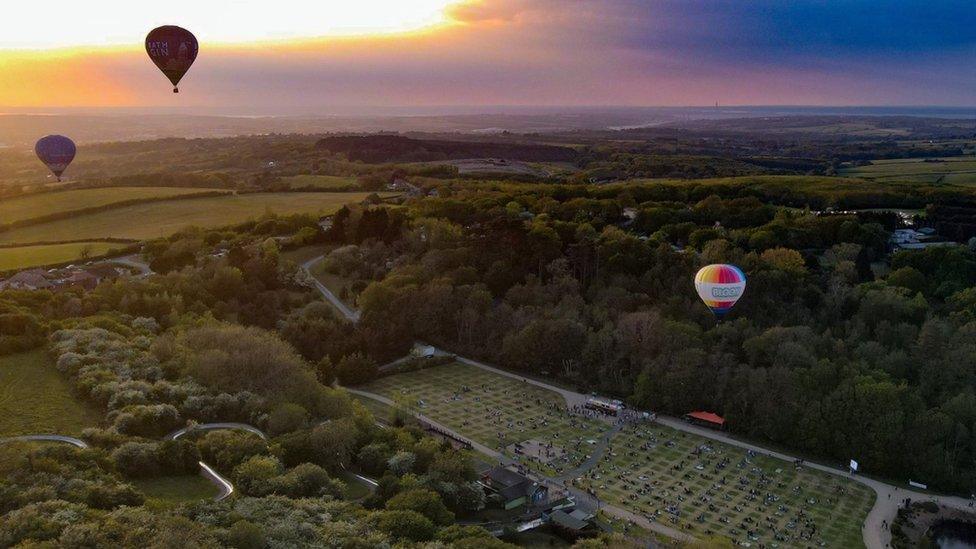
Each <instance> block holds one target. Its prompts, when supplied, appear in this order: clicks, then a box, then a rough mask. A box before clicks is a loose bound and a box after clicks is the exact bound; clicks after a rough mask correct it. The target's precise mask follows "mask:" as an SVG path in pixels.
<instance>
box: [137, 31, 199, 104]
mask: <svg viewBox="0 0 976 549" xmlns="http://www.w3.org/2000/svg"><path fill="white" fill-rule="evenodd" d="M198 50H199V44H197V38H196V37H195V36H193V33H192V32H190V31H188V30H186V29H184V28H180V27H177V26H174V25H166V26H163V27H157V28H155V29H153V30H151V31H149V34H148V35H146V53H148V54H149V58H150V59H152V62H153V63H155V64H156V66H157V67H159V70H161V71H163V74H165V75H166V78H169V81H170V82H172V83H173V93H180V89H179V88H178V87H177V85H178V84H179V83H180V79H181V78H183V75H184V74H186V71H188V70H190V65H192V64H193V61H194V60H195V59H196V58H197V51H198Z"/></svg>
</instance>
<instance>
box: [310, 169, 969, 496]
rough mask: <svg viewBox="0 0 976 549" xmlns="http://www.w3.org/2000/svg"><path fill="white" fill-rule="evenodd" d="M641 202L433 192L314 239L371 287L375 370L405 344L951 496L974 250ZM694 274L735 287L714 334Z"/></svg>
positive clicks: (770, 208)
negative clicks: (699, 414)
mask: <svg viewBox="0 0 976 549" xmlns="http://www.w3.org/2000/svg"><path fill="white" fill-rule="evenodd" d="M811 187H813V188H814V189H815V188H816V186H815V185H811ZM654 189H655V187H654V186H653V185H650V186H647V187H633V186H627V187H618V188H616V189H613V190H610V189H607V188H601V189H599V190H598V191H579V190H578V189H570V188H562V187H555V188H553V187H531V188H526V187H521V186H511V185H508V186H506V185H499V186H496V187H495V188H491V189H489V188H486V187H484V186H478V185H466V184H453V185H451V186H449V187H447V186H445V187H442V188H441V192H440V193H439V194H440V196H442V197H444V196H448V198H440V199H427V200H423V201H418V202H416V203H412V204H410V207H409V212H407V213H405V212H403V211H402V210H396V211H394V210H390V211H389V212H388V213H386V214H383V213H382V210H377V211H376V212H374V213H373V214H372V215H367V213H358V214H356V215H351V214H347V215H343V214H342V213H341V214H340V215H339V216H337V218H336V223H335V224H334V225H333V228H332V230H331V231H330V233H329V235H328V236H329V237H330V238H332V239H333V240H334V241H335V242H337V243H341V244H344V245H345V246H344V247H341V248H339V249H337V250H336V251H335V252H333V253H334V254H336V260H335V269H336V270H337V272H342V273H344V274H345V275H346V276H359V277H364V278H367V279H371V280H372V283H371V284H369V286H368V287H366V288H365V289H364V290H363V291H362V293H361V295H360V296H359V299H358V303H359V305H360V306H361V307H362V309H363V328H362V329H363V330H375V331H385V332H386V333H387V334H397V335H399V337H393V336H392V335H391V336H390V339H392V340H393V341H390V342H389V344H390V345H391V347H392V348H391V349H390V350H389V351H388V352H386V353H384V350H383V349H379V348H378V349H374V351H373V352H374V353H377V354H378V355H379V356H384V355H386V356H392V355H394V354H396V353H395V350H394V349H396V347H397V346H401V347H402V345H403V344H404V342H405V341H409V340H410V339H412V338H419V339H422V340H425V341H431V342H436V343H438V344H441V345H443V346H446V347H448V348H451V349H455V350H457V351H458V352H461V353H465V354H469V355H473V356H478V357H482V358H485V359H487V360H490V361H494V362H496V363H500V364H503V365H505V366H507V367H510V368H513V369H517V370H521V371H526V372H531V373H533V374H538V375H547V376H558V377H561V378H563V379H565V380H568V381H571V382H574V383H576V384H577V385H578V386H579V387H587V388H594V389H598V390H600V391H604V392H608V393H611V394H615V395H618V396H621V397H624V398H626V399H627V400H628V401H629V402H630V403H632V404H633V405H635V406H638V407H640V408H643V409H650V410H657V411H663V412H667V413H669V414H675V415H680V414H683V413H686V412H688V411H689V410H692V409H709V410H715V411H718V412H720V413H722V414H724V415H725V416H726V417H727V419H728V420H729V422H730V424H731V428H732V429H733V431H735V432H736V433H739V434H743V435H746V436H749V437H751V438H755V439H760V440H765V441H770V442H773V443H776V444H780V445H784V446H788V447H791V448H796V449H799V450H801V451H803V452H806V453H807V454H808V455H810V456H816V457H821V458H828V459H830V460H834V461H837V462H843V461H844V460H846V459H850V458H852V457H854V458H857V459H859V460H860V461H861V463H862V464H863V466H864V467H866V468H867V469H868V470H871V471H874V472H875V473H876V474H881V475H883V476H890V477H893V478H909V477H911V478H924V479H926V480H927V481H928V482H930V483H931V484H932V485H935V486H939V487H941V488H944V489H949V490H967V489H968V488H969V487H971V486H972V484H973V482H974V481H976V469H974V467H973V463H974V458H976V453H974V452H976V440H974V438H973V436H972V433H973V432H974V429H976V423H974V421H976V392H974V387H976V369H974V363H976V348H974V347H973V345H972V340H973V337H972V336H973V334H974V330H976V322H974V320H976V309H974V306H976V300H974V295H973V286H974V284H976V251H974V250H973V249H972V248H970V247H966V246H959V247H948V248H932V249H927V250H924V251H902V252H898V253H895V254H894V255H889V254H888V250H887V234H888V233H887V231H886V229H885V227H884V224H883V222H882V221H883V220H881V219H879V218H878V216H875V215H871V214H865V215H863V216H859V215H854V214H850V215H828V216H819V215H816V214H814V213H810V212H808V211H802V210H791V209H786V208H782V207H779V206H777V205H776V204H774V203H771V201H769V200H768V197H764V199H760V198H757V197H756V196H754V193H753V192H752V191H751V190H750V191H747V192H742V193H741V194H739V195H738V196H736V193H728V192H727V193H725V194H726V196H719V195H715V194H707V193H708V191H709V190H711V189H712V188H711V187H709V186H706V188H705V189H699V188H697V186H696V185H694V184H686V185H684V186H682V188H681V192H672V193H669V194H668V196H654V195H655V192H654ZM745 189H749V187H738V190H739V191H744V190H745ZM794 192H796V193H797V194H798V195H801V194H804V191H800V190H798V189H797V190H795V191H794ZM813 192H814V193H815V192H816V191H813ZM662 194H663V193H662ZM699 197H700V198H699ZM808 198H811V199H815V198H814V197H808ZM624 208H634V210H636V215H635V217H634V218H633V219H632V220H630V219H627V218H626V217H625V216H623V215H622V212H623V210H624ZM405 215H406V216H408V217H409V221H408V222H407V223H403V222H402V221H401V218H402V217H403V216H405ZM339 254H341V255H339ZM350 257H351V258H355V261H352V262H350V261H348V259H347V260H345V261H344V260H343V259H342V258H350ZM714 262H730V263H735V264H737V265H740V266H742V267H743V268H744V270H745V271H746V273H747V275H748V277H749V285H748V289H747V293H746V297H745V298H743V299H742V301H740V303H739V304H738V305H737V307H736V309H735V311H734V312H733V313H732V314H731V315H730V316H729V317H728V318H727V319H726V320H725V321H724V322H721V323H716V322H715V320H714V319H713V318H712V317H711V315H710V314H709V312H708V311H707V309H706V308H704V307H703V306H702V305H701V304H700V303H698V302H697V297H696V296H695V294H694V289H693V285H692V283H691V281H692V278H693V274H694V273H695V271H696V270H697V269H698V268H699V267H700V266H701V265H703V264H707V263H714ZM363 263H365V265H364V264H363ZM357 264H358V265H359V266H358V267H357V266H355V265H357ZM343 265H345V267H344V266H343ZM374 343H378V340H374Z"/></svg>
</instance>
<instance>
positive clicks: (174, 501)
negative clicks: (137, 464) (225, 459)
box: [132, 475, 217, 507]
mask: <svg viewBox="0 0 976 549" xmlns="http://www.w3.org/2000/svg"><path fill="white" fill-rule="evenodd" d="M132 485H133V486H134V487H135V489H136V490H139V491H140V492H142V493H143V494H145V495H146V496H147V497H148V498H150V499H151V500H155V502H156V503H157V504H158V505H162V506H164V507H165V506H171V505H178V504H180V503H186V502H191V501H197V500H201V499H209V498H212V497H214V496H216V495H217V487H216V486H214V485H213V483H211V482H210V481H208V480H207V479H205V478H203V476H201V475H186V476H179V477H158V478H148V479H139V480H134V481H132Z"/></svg>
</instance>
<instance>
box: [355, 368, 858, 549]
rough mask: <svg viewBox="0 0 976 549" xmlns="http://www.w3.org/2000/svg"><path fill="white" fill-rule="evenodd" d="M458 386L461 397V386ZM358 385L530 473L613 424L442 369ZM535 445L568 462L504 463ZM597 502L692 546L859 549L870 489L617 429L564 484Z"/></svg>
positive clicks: (716, 447) (571, 458) (562, 467)
mask: <svg viewBox="0 0 976 549" xmlns="http://www.w3.org/2000/svg"><path fill="white" fill-rule="evenodd" d="M465 387H466V388H467V390H466V389H465ZM362 389H364V390H366V391H371V392H374V393H378V394H382V395H384V396H387V397H388V398H391V399H394V400H396V401H398V402H399V403H401V405H403V406H404V407H408V408H410V409H411V410H413V411H415V412H420V413H423V414H424V415H426V416H428V417H430V418H431V419H433V420H435V421H438V422H440V423H442V424H444V425H446V426H448V427H450V428H452V429H455V430H456V431H458V432H459V433H461V434H462V435H464V436H466V437H468V438H470V439H472V440H475V441H478V442H481V443H483V444H485V445H487V446H490V447H492V448H498V449H501V450H504V452H505V453H506V454H508V455H510V456H512V457H518V459H519V461H520V462H522V463H523V464H525V465H528V466H529V467H530V468H532V469H534V470H537V471H539V472H543V473H546V474H552V473H553V472H556V473H559V472H560V471H569V470H572V469H570V466H573V467H575V464H579V463H580V462H582V461H585V459H586V457H587V453H588V452H591V451H593V450H595V448H594V446H593V445H591V444H590V443H589V441H590V440H593V439H596V438H599V435H600V433H604V432H607V431H608V430H609V429H610V425H609V424H607V423H604V422H599V421H597V420H593V419H588V418H580V417H578V416H573V415H572V414H570V413H569V411H568V410H567V409H566V408H565V406H566V405H565V402H564V400H563V398H562V397H561V396H560V395H558V394H557V393H555V392H552V391H548V390H545V389H541V388H538V387H535V386H531V385H526V384H524V383H522V382H519V381H518V380H515V379H512V378H508V377H503V376H499V375H496V374H492V373H490V372H486V371H484V370H481V369H478V368H475V367H472V366H467V365H462V364H449V365H444V366H437V367H433V368H429V369H425V370H420V371H415V372H408V373H403V374H397V375H394V376H389V377H384V378H381V379H379V380H377V381H374V382H372V383H370V384H368V385H366V386H364V387H362ZM530 440H541V441H543V442H544V443H551V444H552V445H553V446H554V447H556V448H557V449H565V450H567V453H566V455H565V457H563V458H560V459H559V460H556V461H555V462H550V463H544V462H543V460H540V459H538V458H536V457H535V456H532V455H530V453H526V454H522V455H519V456H513V454H512V452H511V451H510V448H511V447H510V446H509V445H510V444H511V443H512V442H526V441H530ZM572 482H573V484H574V485H576V487H577V488H580V489H583V490H588V491H591V492H592V493H593V494H595V495H596V496H597V497H599V498H600V500H601V501H604V502H607V503H611V504H613V505H616V506H618V507H622V508H625V509H628V510H630V511H632V512H635V513H637V514H640V515H642V516H644V517H646V518H648V520H652V521H660V522H662V523H664V524H667V525H669V526H672V527H676V528H680V529H682V530H684V531H687V532H688V533H689V534H691V535H693V536H696V537H698V538H702V539H704V538H709V537H711V536H722V537H726V538H729V539H731V540H733V541H734V542H737V543H742V544H746V543H748V544H753V545H759V544H763V545H765V546H767V547H818V546H821V543H822V544H823V545H822V546H826V547H862V546H863V544H862V540H861V525H862V524H863V522H864V520H865V518H866V516H867V513H868V511H869V510H870V508H871V506H872V505H873V503H874V493H873V492H872V491H871V490H870V489H868V488H867V487H865V486H863V485H861V484H858V483H854V482H850V481H848V480H846V479H844V478H842V477H837V476H833V475H828V474H826V473H820V472H818V471H815V470H812V469H809V468H800V469H797V468H795V467H794V464H793V463H789V462H785V461H782V460H777V459H773V458H769V457H766V456H756V455H750V454H749V453H747V452H746V451H745V450H742V449H739V448H738V447H734V446H731V445H727V444H723V443H718V442H715V441H712V440H710V439H706V438H704V437H700V436H697V435H692V434H688V433H684V432H682V431H678V430H675V429H672V428H669V427H665V426H662V425H660V424H657V423H646V424H641V425H638V426H628V427H625V428H624V429H623V430H622V431H621V432H619V433H616V434H615V435H613V437H612V438H611V440H610V445H609V447H608V449H607V451H606V452H605V453H604V454H603V456H602V458H601V460H600V461H599V462H598V463H597V464H596V465H595V466H594V467H593V468H591V469H589V470H586V471H585V472H583V473H582V474H580V475H579V476H578V477H577V478H576V479H574V480H572Z"/></svg>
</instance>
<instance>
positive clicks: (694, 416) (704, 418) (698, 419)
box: [685, 411, 725, 429]
mask: <svg viewBox="0 0 976 549" xmlns="http://www.w3.org/2000/svg"><path fill="white" fill-rule="evenodd" d="M685 419H686V420H688V421H690V422H692V423H694V424H696V425H702V426H705V427H712V428H713V429H724V428H725V418H724V417H722V416H720V415H718V414H716V413H714V412H701V411H698V412H689V413H687V414H685Z"/></svg>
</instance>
